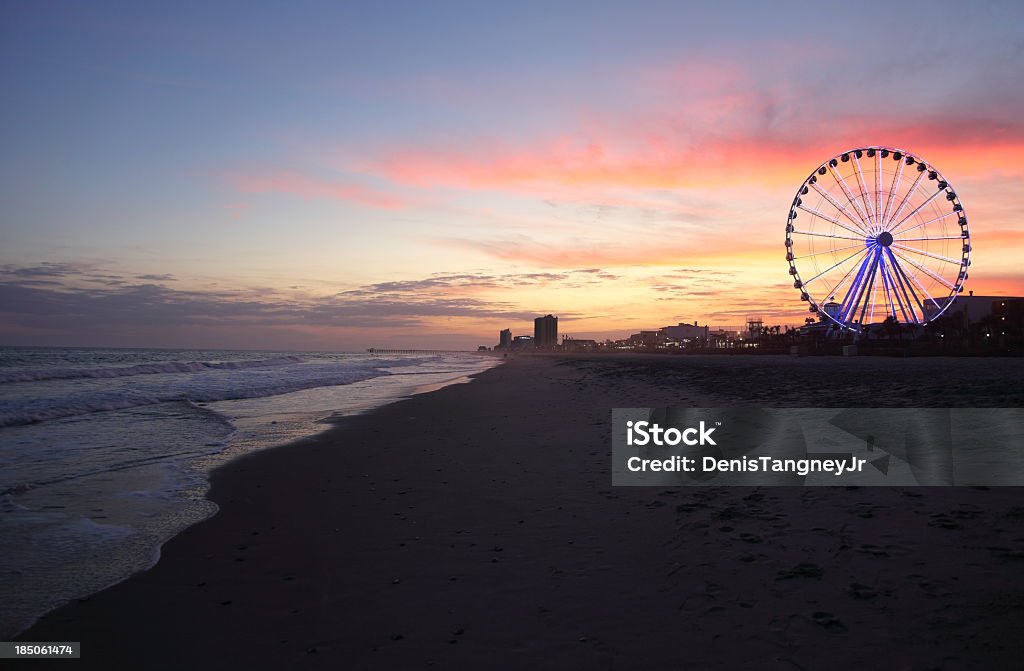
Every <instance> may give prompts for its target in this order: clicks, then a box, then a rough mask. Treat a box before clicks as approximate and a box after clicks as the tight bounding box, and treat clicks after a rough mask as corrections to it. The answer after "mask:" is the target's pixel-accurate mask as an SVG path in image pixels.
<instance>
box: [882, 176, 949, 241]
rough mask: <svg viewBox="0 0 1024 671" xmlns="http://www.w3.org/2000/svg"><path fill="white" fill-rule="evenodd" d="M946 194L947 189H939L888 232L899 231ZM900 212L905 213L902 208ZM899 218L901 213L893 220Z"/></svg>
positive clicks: (919, 178)
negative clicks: (926, 207)
mask: <svg viewBox="0 0 1024 671" xmlns="http://www.w3.org/2000/svg"><path fill="white" fill-rule="evenodd" d="M923 174H924V173H923V172H922V173H921V175H923ZM917 179H918V181H920V180H921V177H920V175H919V176H918V178H917ZM945 192H946V191H945V189H939V190H938V191H936V192H935V193H933V194H932V195H930V196H928V198H926V199H925V201H924V202H923V203H921V204H920V205H918V206H917V207H915V208H914V211H913V212H911V213H910V214H908V215H907V216H905V217H903V218H902V219H900V222H899V223H898V224H896V225H895V226H891V227H889V229H888V230H889V231H895V230H897V229H898V228H899V227H900V226H902V225H903V224H904V222H906V221H908V220H909V219H910V218H911V217H913V216H914V215H915V214H917V213H918V212H920V211H921V210H923V209H924V208H925V206H927V205H928V204H929V203H931V202H932V201H933V200H935V199H936V198H938V197H939V195H941V194H943V193H945ZM900 211H901V212H902V211H903V208H902V207H900ZM898 216H899V213H897V214H896V216H894V217H893V219H895V218H896V217H898Z"/></svg>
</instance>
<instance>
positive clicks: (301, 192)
mask: <svg viewBox="0 0 1024 671" xmlns="http://www.w3.org/2000/svg"><path fill="white" fill-rule="evenodd" d="M227 179H228V182H229V183H230V184H231V185H232V186H233V187H234V188H235V189H236V190H238V191H240V192H242V193H252V194H263V193H284V194H288V195H293V196H300V197H303V198H311V199H327V200H340V201H345V202H350V203H355V204H357V205H363V206H366V207H376V208H383V209H399V208H403V207H407V206H408V202H407V201H406V200H404V199H402V198H400V197H398V196H395V195H393V194H390V193H387V192H385V191H381V190H378V189H373V188H370V187H366V186H362V185H360V184H351V183H346V182H341V181H337V180H325V179H319V178H316V177H310V176H308V175H305V174H302V173H298V172H288V171H279V172H275V173H267V174H232V175H229V176H228V178H227Z"/></svg>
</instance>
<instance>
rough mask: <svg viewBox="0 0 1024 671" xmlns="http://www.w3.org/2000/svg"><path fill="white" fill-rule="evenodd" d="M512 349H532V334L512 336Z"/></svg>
mask: <svg viewBox="0 0 1024 671" xmlns="http://www.w3.org/2000/svg"><path fill="white" fill-rule="evenodd" d="M512 349H533V336H516V337H515V338H512Z"/></svg>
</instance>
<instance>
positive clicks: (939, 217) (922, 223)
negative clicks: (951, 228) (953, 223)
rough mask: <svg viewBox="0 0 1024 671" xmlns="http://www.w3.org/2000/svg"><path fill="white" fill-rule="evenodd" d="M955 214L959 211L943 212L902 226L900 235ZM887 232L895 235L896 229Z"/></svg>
mask: <svg viewBox="0 0 1024 671" xmlns="http://www.w3.org/2000/svg"><path fill="white" fill-rule="evenodd" d="M957 214H960V213H959V212H947V213H946V214H943V215H941V216H938V217H935V218H934V219H929V220H928V221H923V222H921V223H920V224H914V225H913V226H911V227H910V228H904V229H903V230H902V231H900V235H903V234H904V233H909V232H910V231H912V230H914V229H915V228H921V227H922V226H927V225H928V224H934V223H935V222H936V221H942V220H943V219H946V218H947V217H952V216H954V215H957ZM889 232H890V233H892V234H893V235H894V236H895V235H896V231H889Z"/></svg>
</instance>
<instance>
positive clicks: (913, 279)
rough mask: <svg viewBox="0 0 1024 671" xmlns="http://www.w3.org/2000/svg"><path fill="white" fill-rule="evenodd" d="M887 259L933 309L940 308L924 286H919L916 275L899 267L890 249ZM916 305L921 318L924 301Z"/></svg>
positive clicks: (919, 282)
mask: <svg viewBox="0 0 1024 671" xmlns="http://www.w3.org/2000/svg"><path fill="white" fill-rule="evenodd" d="M889 258H890V259H892V265H893V266H895V267H896V270H898V271H899V272H900V273H901V274H902V275H903V277H905V278H907V280H908V281H910V282H912V283H913V284H916V285H917V288H918V289H920V290H921V293H922V294H924V295H925V297H927V298H928V300H930V301H931V302H932V304H933V305H934V306H935V307H937V308H941V306H940V305H939V302H938V301H937V300H935V299H934V298H932V295H931V294H930V293H929V292H928V289H926V288H925V286H924V285H923V284H921V280H919V279H917V275H914V274H913V273H908V272H907V271H906V269H904V268H903V266H901V265H900V264H899V262H898V261H896V256H895V255H894V254H893V252H892V250H891V249H890V250H889ZM918 303H919V304H920V305H921V316H922V317H923V316H924V301H923V300H919V301H918Z"/></svg>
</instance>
